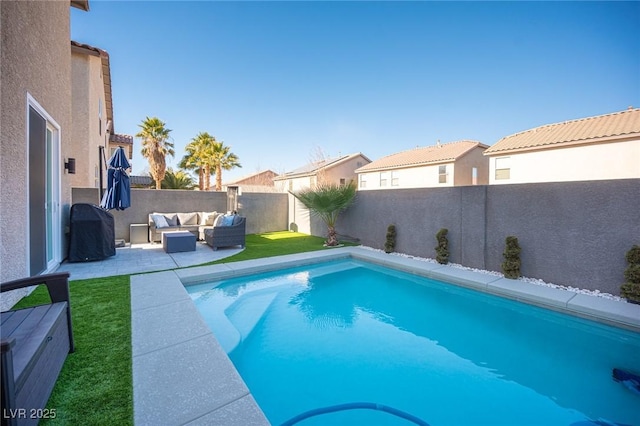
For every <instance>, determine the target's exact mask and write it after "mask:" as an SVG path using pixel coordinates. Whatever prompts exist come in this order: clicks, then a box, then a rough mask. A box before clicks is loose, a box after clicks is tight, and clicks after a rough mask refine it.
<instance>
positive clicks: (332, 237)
mask: <svg viewBox="0 0 640 426" xmlns="http://www.w3.org/2000/svg"><path fill="white" fill-rule="evenodd" d="M292 194H293V196H294V197H296V198H297V199H298V200H300V202H301V203H302V204H304V205H305V207H306V208H308V209H309V210H310V211H311V213H313V214H315V215H316V216H318V217H319V218H320V219H322V221H323V222H324V223H325V225H327V228H328V230H329V235H328V237H327V241H326V242H325V245H327V246H337V245H338V238H337V236H336V221H337V220H338V215H339V214H340V212H342V211H343V210H345V209H346V208H347V207H349V206H350V205H351V204H352V203H353V201H354V199H355V197H356V184H355V183H354V182H353V181H351V182H349V184H348V185H336V184H335V183H320V184H318V185H316V187H315V188H307V189H303V190H301V191H298V192H296V193H292Z"/></svg>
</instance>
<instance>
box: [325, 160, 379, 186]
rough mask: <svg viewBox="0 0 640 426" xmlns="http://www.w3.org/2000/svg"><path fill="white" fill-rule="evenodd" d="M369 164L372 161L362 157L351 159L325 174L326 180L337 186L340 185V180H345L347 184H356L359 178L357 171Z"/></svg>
mask: <svg viewBox="0 0 640 426" xmlns="http://www.w3.org/2000/svg"><path fill="white" fill-rule="evenodd" d="M369 163H370V161H369V160H367V159H365V158H364V157H362V156H356V157H354V158H350V159H349V160H348V161H345V162H343V163H340V164H338V165H336V166H334V167H331V168H329V169H327V171H326V172H325V178H326V179H327V180H328V181H329V182H331V183H335V184H339V183H340V179H344V180H345V183H349V182H350V181H354V182H356V181H357V176H356V172H355V170H356V169H357V168H359V167H362V166H365V165H367V164H369Z"/></svg>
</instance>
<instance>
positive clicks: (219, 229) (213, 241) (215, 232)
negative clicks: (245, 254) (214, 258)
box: [204, 216, 247, 250]
mask: <svg viewBox="0 0 640 426" xmlns="http://www.w3.org/2000/svg"><path fill="white" fill-rule="evenodd" d="M234 222H235V224H234V225H231V226H214V227H213V228H209V229H205V230H204V240H205V241H206V242H207V244H209V245H210V246H211V247H212V248H213V249H214V250H217V249H218V247H230V246H241V247H244V244H245V231H246V225H247V218H245V217H241V216H239V217H238V218H237V219H236V220H235V221H234Z"/></svg>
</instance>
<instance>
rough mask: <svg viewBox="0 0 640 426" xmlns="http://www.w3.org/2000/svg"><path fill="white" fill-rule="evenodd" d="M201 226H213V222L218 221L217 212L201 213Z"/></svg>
mask: <svg viewBox="0 0 640 426" xmlns="http://www.w3.org/2000/svg"><path fill="white" fill-rule="evenodd" d="M199 214H200V222H199V224H200V225H203V226H213V221H214V220H215V219H216V216H217V215H218V213H217V212H200V213H199Z"/></svg>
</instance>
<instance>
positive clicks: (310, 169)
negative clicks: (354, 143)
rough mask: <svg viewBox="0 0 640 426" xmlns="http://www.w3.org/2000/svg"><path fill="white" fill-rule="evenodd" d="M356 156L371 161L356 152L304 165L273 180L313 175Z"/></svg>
mask: <svg viewBox="0 0 640 426" xmlns="http://www.w3.org/2000/svg"><path fill="white" fill-rule="evenodd" d="M358 156H362V157H363V158H364V159H365V160H366V161H371V160H369V159H368V158H367V157H366V156H365V155H364V154H362V153H360V152H356V153H355V154H349V155H342V156H340V157H337V158H327V159H325V160H320V161H313V162H311V163H309V164H305V165H304V166H302V167H299V168H297V169H295V170H292V171H290V172H287V173H284V174H282V175H280V176H277V177H275V178H273V180H284V179H291V178H293V177H301V176H308V175H313V174H315V173H317V172H318V171H319V170H322V169H329V168H331V167H333V166H337V165H338V164H340V163H342V162H344V161H347V160H350V159H352V158H355V157H358Z"/></svg>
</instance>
